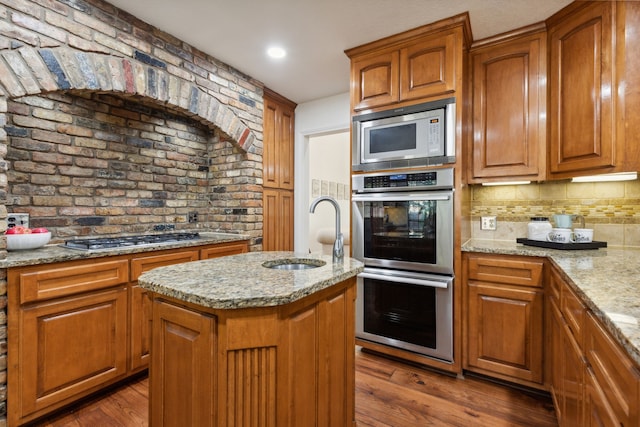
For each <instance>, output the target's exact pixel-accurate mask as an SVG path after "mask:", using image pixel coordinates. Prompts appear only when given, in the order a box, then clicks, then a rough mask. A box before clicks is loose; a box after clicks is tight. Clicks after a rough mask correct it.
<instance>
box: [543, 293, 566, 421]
mask: <svg viewBox="0 0 640 427" xmlns="http://www.w3.org/2000/svg"><path fill="white" fill-rule="evenodd" d="M548 301H549V305H548V307H549V332H548V333H549V343H550V348H548V352H547V355H548V356H547V357H548V362H547V363H549V364H550V365H551V367H550V369H549V373H550V375H551V378H549V382H550V391H551V397H552V398H553V404H554V406H555V408H556V418H557V419H558V425H560V426H562V425H564V387H563V385H564V384H563V381H562V376H563V369H564V368H563V365H564V336H563V335H564V326H563V324H564V320H563V319H562V314H561V313H560V308H559V307H558V305H557V304H556V302H555V301H554V300H553V298H549V299H548Z"/></svg>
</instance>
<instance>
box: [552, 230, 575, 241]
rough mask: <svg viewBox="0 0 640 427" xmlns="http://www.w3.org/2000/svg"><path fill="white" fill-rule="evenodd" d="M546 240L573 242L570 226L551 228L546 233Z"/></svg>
mask: <svg viewBox="0 0 640 427" xmlns="http://www.w3.org/2000/svg"><path fill="white" fill-rule="evenodd" d="M547 240H548V241H549V242H554V243H573V242H575V241H576V240H575V238H574V235H573V231H571V229H570V228H553V229H551V231H550V232H549V234H547Z"/></svg>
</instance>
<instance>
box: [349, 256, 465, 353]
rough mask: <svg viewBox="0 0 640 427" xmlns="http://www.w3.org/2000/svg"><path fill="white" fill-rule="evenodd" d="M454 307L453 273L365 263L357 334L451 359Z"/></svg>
mask: <svg viewBox="0 0 640 427" xmlns="http://www.w3.org/2000/svg"><path fill="white" fill-rule="evenodd" d="M452 307H453V277H449V276H437V275H432V274H424V273H414V272H406V271H398V270H387V269H379V268H365V269H364V272H362V273H360V274H359V275H358V296H357V306H356V336H357V337H358V338H360V339H363V340H367V341H373V342H376V343H379V344H385V345H389V346H392V347H397V348H401V349H403V350H408V351H413V352H415V353H420V354H423V355H426V356H430V357H434V358H437V359H442V360H444V361H447V362H453V314H452V313H453V308H452Z"/></svg>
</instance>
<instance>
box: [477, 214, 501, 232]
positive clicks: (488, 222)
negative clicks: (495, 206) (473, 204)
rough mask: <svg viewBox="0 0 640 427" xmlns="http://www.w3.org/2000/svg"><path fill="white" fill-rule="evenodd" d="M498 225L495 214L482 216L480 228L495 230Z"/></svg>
mask: <svg viewBox="0 0 640 427" xmlns="http://www.w3.org/2000/svg"><path fill="white" fill-rule="evenodd" d="M497 226H498V221H497V220H496V217H495V216H483V217H480V230H495V229H496V228H497Z"/></svg>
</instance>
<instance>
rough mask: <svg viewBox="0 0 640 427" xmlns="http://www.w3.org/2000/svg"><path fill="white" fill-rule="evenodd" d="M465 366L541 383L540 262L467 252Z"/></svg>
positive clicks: (465, 278) (541, 317)
mask: <svg viewBox="0 0 640 427" xmlns="http://www.w3.org/2000/svg"><path fill="white" fill-rule="evenodd" d="M463 268H464V270H465V276H464V281H465V283H464V289H465V295H466V299H465V304H466V306H465V308H466V310H464V312H465V320H464V322H465V331H466V332H465V336H466V346H465V351H464V360H463V367H464V368H465V369H468V370H470V371H475V372H479V373H483V374H487V375H490V376H493V377H496V378H501V379H504V380H507V381H511V382H515V383H519V384H525V385H528V386H532V387H537V388H542V387H543V377H544V375H543V364H542V361H543V331H544V329H543V328H544V325H543V305H544V300H543V270H544V261H543V260H538V259H528V258H525V257H509V256H492V255H480V254H473V255H468V254H465V257H464V266H463Z"/></svg>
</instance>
